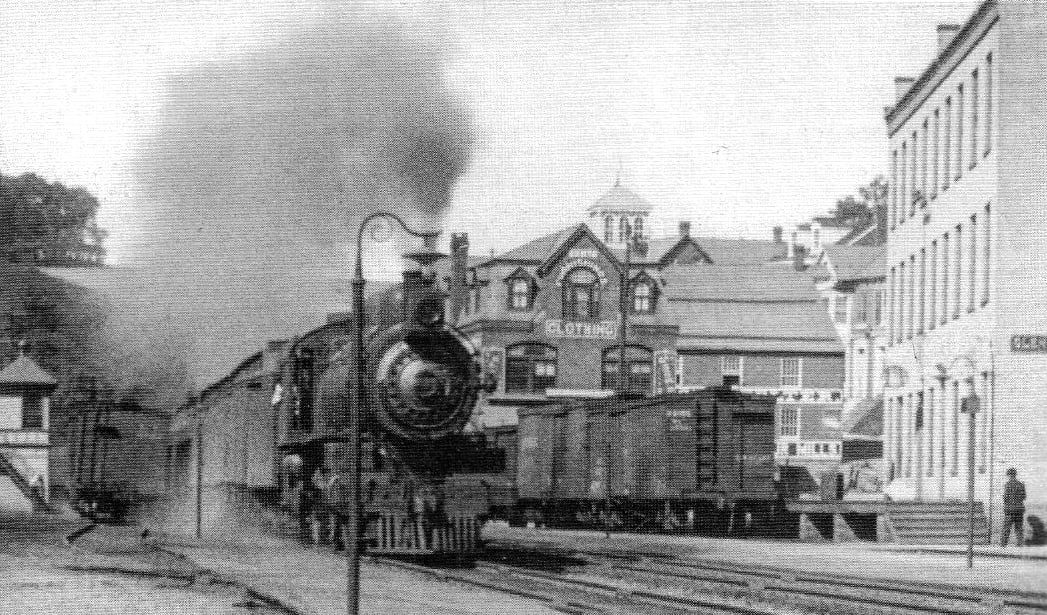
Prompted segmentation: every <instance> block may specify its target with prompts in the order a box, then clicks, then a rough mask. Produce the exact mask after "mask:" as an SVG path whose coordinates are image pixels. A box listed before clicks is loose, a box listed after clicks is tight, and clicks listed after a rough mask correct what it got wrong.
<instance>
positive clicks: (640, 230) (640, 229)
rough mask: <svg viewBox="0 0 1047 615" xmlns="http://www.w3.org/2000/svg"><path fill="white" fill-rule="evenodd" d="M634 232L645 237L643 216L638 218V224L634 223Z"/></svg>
mask: <svg viewBox="0 0 1047 615" xmlns="http://www.w3.org/2000/svg"><path fill="white" fill-rule="evenodd" d="M633 233H634V234H635V235H636V236H637V237H643V218H640V217H637V218H636V224H634V225H633Z"/></svg>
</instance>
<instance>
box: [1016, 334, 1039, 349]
mask: <svg viewBox="0 0 1047 615" xmlns="http://www.w3.org/2000/svg"><path fill="white" fill-rule="evenodd" d="M1011 352H1045V353H1047V335H1025V334H1020V335H1012V336H1011Z"/></svg>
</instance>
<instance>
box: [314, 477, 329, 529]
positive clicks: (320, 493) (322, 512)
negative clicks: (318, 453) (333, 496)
mask: <svg viewBox="0 0 1047 615" xmlns="http://www.w3.org/2000/svg"><path fill="white" fill-rule="evenodd" d="M330 482H331V469H330V468H328V467H327V466H321V467H320V468H319V469H318V470H317V471H316V472H313V479H312V483H313V484H312V488H313V489H312V491H313V494H314V498H315V499H314V502H313V516H312V521H313V544H314V545H321V544H326V543H328V542H329V540H330V537H331V536H330V531H331V510H330V508H328V506H327V502H326V501H325V499H326V498H325V497H324V496H325V495H326V494H327V493H328V485H329V483H330Z"/></svg>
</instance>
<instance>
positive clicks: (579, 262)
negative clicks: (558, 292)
mask: <svg viewBox="0 0 1047 615" xmlns="http://www.w3.org/2000/svg"><path fill="white" fill-rule="evenodd" d="M577 267H584V268H586V269H591V270H592V271H593V273H595V274H596V277H597V278H599V279H600V286H607V274H606V273H604V272H603V269H600V266H599V265H597V264H596V261H593V260H589V259H585V258H573V259H570V260H568V261H565V262H564V263H563V265H561V266H560V275H558V276H556V283H557V284H563V279H564V278H565V277H567V274H568V273H570V272H571V271H572V270H574V269H575V268H577Z"/></svg>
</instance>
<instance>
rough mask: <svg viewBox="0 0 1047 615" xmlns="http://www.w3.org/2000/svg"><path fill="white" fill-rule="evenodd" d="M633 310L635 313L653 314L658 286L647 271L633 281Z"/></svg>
mask: <svg viewBox="0 0 1047 615" xmlns="http://www.w3.org/2000/svg"><path fill="white" fill-rule="evenodd" d="M631 290H632V311H633V313H634V314H651V313H653V312H654V307H655V303H656V298H657V287H656V286H655V283H654V280H652V279H651V278H650V277H649V276H648V275H647V274H646V273H641V274H640V275H639V276H637V277H636V279H634V280H633V282H632V289H631Z"/></svg>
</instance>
